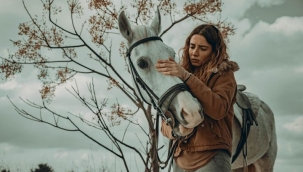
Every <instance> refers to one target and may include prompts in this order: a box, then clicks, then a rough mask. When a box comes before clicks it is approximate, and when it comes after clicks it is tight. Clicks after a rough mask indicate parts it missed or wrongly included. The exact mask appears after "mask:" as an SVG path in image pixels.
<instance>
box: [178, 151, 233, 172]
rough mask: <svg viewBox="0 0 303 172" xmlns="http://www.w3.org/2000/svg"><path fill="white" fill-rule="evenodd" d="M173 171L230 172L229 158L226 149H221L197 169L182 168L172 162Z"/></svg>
mask: <svg viewBox="0 0 303 172" xmlns="http://www.w3.org/2000/svg"><path fill="white" fill-rule="evenodd" d="M173 171H174V172H230V171H231V158H230V156H229V154H228V153H227V151H225V150H222V151H219V152H218V154H217V155H215V156H214V157H213V158H212V160H211V161H210V162H208V163H207V164H206V165H205V166H203V167H201V168H199V169H197V170H196V171H191V170H183V169H181V168H180V167H178V166H177V164H176V163H175V162H174V163H173Z"/></svg>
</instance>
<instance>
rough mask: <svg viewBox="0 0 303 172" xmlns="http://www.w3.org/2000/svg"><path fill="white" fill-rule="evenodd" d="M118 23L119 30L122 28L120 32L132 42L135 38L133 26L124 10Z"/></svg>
mask: <svg viewBox="0 0 303 172" xmlns="http://www.w3.org/2000/svg"><path fill="white" fill-rule="evenodd" d="M118 24H119V30H120V33H121V34H122V36H123V37H124V38H125V39H126V40H128V42H131V40H132V39H133V33H132V28H131V26H130V23H129V21H128V19H127V17H126V16H125V13H124V11H122V12H121V13H120V14H119V17H118Z"/></svg>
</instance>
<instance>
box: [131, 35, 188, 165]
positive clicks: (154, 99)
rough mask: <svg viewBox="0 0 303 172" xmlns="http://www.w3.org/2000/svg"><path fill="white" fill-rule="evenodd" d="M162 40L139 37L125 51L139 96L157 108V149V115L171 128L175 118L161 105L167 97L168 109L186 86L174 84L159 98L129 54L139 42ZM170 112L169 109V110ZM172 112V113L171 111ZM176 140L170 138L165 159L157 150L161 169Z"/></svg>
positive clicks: (166, 163)
mask: <svg viewBox="0 0 303 172" xmlns="http://www.w3.org/2000/svg"><path fill="white" fill-rule="evenodd" d="M158 40H159V41H162V39H161V38H160V37H158V36H153V37H147V38H144V39H141V40H139V41H137V42H135V43H134V44H133V45H131V46H130V48H129V49H128V51H127V57H128V60H129V65H130V69H131V73H132V77H133V80H134V81H135V85H136V88H137V90H138V92H139V94H140V97H141V99H142V100H143V101H144V102H145V103H147V104H149V105H152V106H153V108H154V109H155V110H157V118H156V139H157V140H156V142H157V145H156V149H157V150H159V149H158V137H159V132H158V131H159V122H160V119H159V116H161V118H162V120H164V121H165V122H166V124H167V125H169V126H170V127H171V128H172V129H173V128H174V125H175V121H176V120H175V119H172V118H175V117H174V116H175V115H172V118H170V117H167V116H166V115H165V113H164V112H163V110H162V108H161V107H162V106H163V103H164V102H165V101H166V100H167V99H168V98H170V99H168V107H167V110H168V111H170V108H169V107H170V105H171V103H172V101H173V99H174V98H175V97H176V96H177V94H178V93H180V92H182V91H188V87H187V85H186V84H184V83H180V84H176V85H174V86H172V87H171V88H169V89H168V90H167V91H165V92H164V94H163V95H162V96H161V97H160V98H159V97H158V96H157V95H156V94H155V93H154V91H153V90H152V89H151V88H150V87H149V86H148V85H147V84H146V83H145V82H144V81H143V79H142V78H141V77H140V75H139V73H138V71H137V70H136V68H135V66H134V64H133V62H132V60H131V58H130V56H131V51H132V50H133V49H134V48H135V47H136V46H138V45H140V44H143V43H146V42H149V41H158ZM139 87H140V88H141V89H143V90H144V91H145V92H146V94H147V95H148V97H149V98H150V100H151V103H149V102H148V101H147V100H146V99H145V98H144V96H143V95H142V93H141V90H140V88H139ZM170 112H171V111H170ZM171 113H172V112H171ZM172 114H173V113H172ZM172 132H173V133H172V134H173V135H174V136H177V134H176V133H175V131H174V130H172ZM176 145H177V144H176V142H175V144H174V145H172V141H171V140H170V145H169V150H168V156H167V159H166V161H161V160H160V158H159V154H158V152H157V160H158V164H159V166H160V167H161V169H164V168H165V167H166V166H167V165H168V162H169V161H170V159H172V155H173V153H174V151H175V148H176Z"/></svg>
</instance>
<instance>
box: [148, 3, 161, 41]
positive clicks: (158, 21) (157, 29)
mask: <svg viewBox="0 0 303 172" xmlns="http://www.w3.org/2000/svg"><path fill="white" fill-rule="evenodd" d="M150 27H151V28H152V29H153V30H154V31H155V32H156V35H159V33H160V31H161V15H160V11H159V9H157V11H156V15H155V17H154V19H153V21H152V23H151V25H150Z"/></svg>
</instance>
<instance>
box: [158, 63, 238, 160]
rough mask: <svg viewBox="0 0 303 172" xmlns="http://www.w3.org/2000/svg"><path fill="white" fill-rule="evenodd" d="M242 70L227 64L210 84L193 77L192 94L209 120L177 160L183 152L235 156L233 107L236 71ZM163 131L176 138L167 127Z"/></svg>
mask: <svg viewBox="0 0 303 172" xmlns="http://www.w3.org/2000/svg"><path fill="white" fill-rule="evenodd" d="M238 69H239V68H238V65H237V63H235V62H232V61H228V62H223V63H222V64H221V65H219V67H218V69H217V70H216V71H217V72H216V73H215V72H214V73H212V75H211V77H210V79H209V80H208V81H207V83H206V84H205V83H203V82H202V81H201V80H200V79H199V78H197V77H195V76H193V75H192V76H191V77H190V78H189V79H188V80H187V82H186V84H187V85H188V86H189V88H190V92H191V93H192V95H193V96H194V97H196V98H197V99H198V100H199V102H200V103H201V105H202V107H203V111H204V115H205V116H204V117H205V118H204V121H203V122H202V123H201V124H200V125H198V126H197V127H195V130H194V131H193V133H192V134H191V135H190V137H188V138H185V139H183V140H181V142H180V143H179V145H178V148H177V150H176V152H175V156H178V155H179V154H180V151H181V150H186V151H190V152H193V151H206V150H218V149H226V150H227V151H228V152H229V153H230V154H231V149H232V122H233V116H234V109H233V104H234V103H235V101H236V96H235V94H236V89H237V84H236V80H235V77H234V71H236V70H238ZM161 131H162V133H163V135H164V136H166V137H168V138H172V136H171V128H170V127H168V126H167V125H165V124H164V123H162V128H161Z"/></svg>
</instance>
